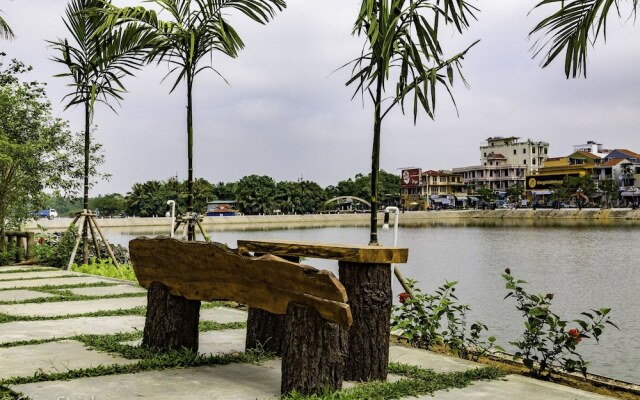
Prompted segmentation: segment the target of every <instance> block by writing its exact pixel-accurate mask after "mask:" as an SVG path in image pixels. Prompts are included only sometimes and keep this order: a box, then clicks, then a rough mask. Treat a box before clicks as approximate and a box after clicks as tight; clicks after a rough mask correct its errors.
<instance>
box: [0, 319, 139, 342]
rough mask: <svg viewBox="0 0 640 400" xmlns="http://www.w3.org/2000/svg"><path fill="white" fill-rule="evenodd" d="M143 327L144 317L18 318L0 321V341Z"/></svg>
mask: <svg viewBox="0 0 640 400" xmlns="http://www.w3.org/2000/svg"><path fill="white" fill-rule="evenodd" d="M142 329H144V317H140V316H134V315H130V316H117V317H82V318H70V319H59V320H48V321H18V322H8V323H4V324H0V343H11V342H21V341H28V340H43V339H54V338H66V337H71V336H75V335H82V334H90V335H104V334H113V333H118V332H133V331H135V330H142Z"/></svg>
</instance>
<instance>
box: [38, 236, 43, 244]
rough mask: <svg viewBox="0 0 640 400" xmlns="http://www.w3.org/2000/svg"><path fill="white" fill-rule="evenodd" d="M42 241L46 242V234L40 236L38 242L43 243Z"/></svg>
mask: <svg viewBox="0 0 640 400" xmlns="http://www.w3.org/2000/svg"><path fill="white" fill-rule="evenodd" d="M42 243H44V236H40V237H39V238H38V244H42Z"/></svg>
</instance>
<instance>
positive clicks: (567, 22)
mask: <svg viewBox="0 0 640 400" xmlns="http://www.w3.org/2000/svg"><path fill="white" fill-rule="evenodd" d="M548 5H555V6H557V7H558V11H556V12H554V13H553V14H551V15H550V16H548V17H546V18H544V19H543V20H542V21H540V22H539V23H538V24H537V25H536V26H535V27H534V28H533V29H532V30H531V32H530V35H535V34H539V35H540V36H539V37H538V38H537V39H536V41H535V43H534V45H533V46H532V48H531V51H532V52H533V57H534V58H535V57H538V56H541V57H542V61H541V66H542V67H543V68H545V67H547V66H548V65H549V64H551V62H553V60H555V59H556V58H557V57H558V56H559V55H560V54H561V53H562V52H564V53H565V56H564V72H565V75H566V77H567V78H569V77H573V78H576V77H577V76H579V75H583V76H585V77H586V76H587V55H588V49H589V47H591V46H593V45H594V44H595V42H596V41H597V39H598V36H599V35H600V34H601V33H602V35H603V37H604V38H605V40H606V31H607V17H608V16H609V14H610V12H611V10H612V9H615V10H616V13H617V14H618V16H621V11H620V0H566V1H564V0H544V1H541V2H539V3H538V4H536V5H535V7H534V9H536V8H541V7H544V6H548ZM637 8H638V0H633V1H632V11H631V15H630V16H632V17H635V15H636V12H637Z"/></svg>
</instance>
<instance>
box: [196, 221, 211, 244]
mask: <svg viewBox="0 0 640 400" xmlns="http://www.w3.org/2000/svg"><path fill="white" fill-rule="evenodd" d="M196 222H197V224H198V228H200V232H202V236H203V237H204V241H205V242H211V239H209V236H208V235H207V232H206V231H205V230H204V227H203V226H202V223H200V220H199V219H197V220H196Z"/></svg>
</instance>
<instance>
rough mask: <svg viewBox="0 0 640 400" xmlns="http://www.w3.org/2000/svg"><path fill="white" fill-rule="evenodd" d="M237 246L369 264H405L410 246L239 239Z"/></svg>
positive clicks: (261, 251) (254, 250) (256, 250)
mask: <svg viewBox="0 0 640 400" xmlns="http://www.w3.org/2000/svg"><path fill="white" fill-rule="evenodd" d="M238 248H239V249H243V250H246V251H253V252H256V253H267V254H275V255H289V256H298V257H309V258H322V259H332V260H340V261H349V262H355V263H368V264H398V263H400V264H404V263H406V262H407V258H408V256H409V249H407V248H397V247H384V246H362V245H351V244H348V245H344V244H334V243H311V242H302V241H292V240H238Z"/></svg>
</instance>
